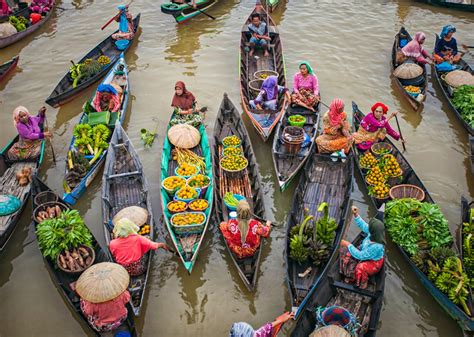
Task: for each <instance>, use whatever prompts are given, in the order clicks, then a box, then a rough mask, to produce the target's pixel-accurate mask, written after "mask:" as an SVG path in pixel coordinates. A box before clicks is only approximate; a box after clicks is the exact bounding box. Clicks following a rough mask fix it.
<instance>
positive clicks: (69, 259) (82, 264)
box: [57, 246, 94, 272]
mask: <svg viewBox="0 0 474 337" xmlns="http://www.w3.org/2000/svg"><path fill="white" fill-rule="evenodd" d="M92 254H93V253H92V251H91V249H90V248H89V247H87V246H80V247H78V248H72V249H66V250H64V251H63V252H61V253H60V254H59V256H58V259H57V261H58V263H59V265H60V266H61V269H63V270H67V271H70V272H80V271H84V270H85V269H87V268H88V267H90V266H91V265H92V264H93V263H94V257H93V255H92Z"/></svg>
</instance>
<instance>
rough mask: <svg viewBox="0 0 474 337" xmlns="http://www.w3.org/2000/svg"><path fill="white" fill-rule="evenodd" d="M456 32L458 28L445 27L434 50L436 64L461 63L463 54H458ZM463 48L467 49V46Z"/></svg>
mask: <svg viewBox="0 0 474 337" xmlns="http://www.w3.org/2000/svg"><path fill="white" fill-rule="evenodd" d="M455 32H456V27H454V26H453V25H447V26H444V27H443V30H442V31H441V33H440V34H439V40H438V42H437V43H436V46H435V49H434V59H435V61H436V63H443V62H449V63H459V61H461V57H462V53H459V52H458V43H457V41H456V39H455V38H454V37H453V35H454V33H455ZM463 48H466V46H464V45H463Z"/></svg>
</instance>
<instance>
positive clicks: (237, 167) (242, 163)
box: [221, 155, 249, 172]
mask: <svg viewBox="0 0 474 337" xmlns="http://www.w3.org/2000/svg"><path fill="white" fill-rule="evenodd" d="M248 163H249V162H248V160H247V158H245V157H244V156H242V155H238V156H226V157H223V158H222V159H221V167H222V168H223V169H224V170H226V171H233V172H237V171H242V170H243V169H245V168H246V167H247V165H248Z"/></svg>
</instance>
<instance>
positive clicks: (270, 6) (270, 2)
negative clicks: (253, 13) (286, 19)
mask: <svg viewBox="0 0 474 337" xmlns="http://www.w3.org/2000/svg"><path fill="white" fill-rule="evenodd" d="M264 1H265V4H266V6H267V11H268V12H269V13H271V12H273V11H274V10H275V9H276V8H277V7H278V4H279V3H280V0H264Z"/></svg>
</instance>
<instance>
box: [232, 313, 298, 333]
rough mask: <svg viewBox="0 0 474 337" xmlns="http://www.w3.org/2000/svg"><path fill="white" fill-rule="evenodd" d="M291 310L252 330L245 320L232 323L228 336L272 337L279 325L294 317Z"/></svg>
mask: <svg viewBox="0 0 474 337" xmlns="http://www.w3.org/2000/svg"><path fill="white" fill-rule="evenodd" d="M294 317H295V314H294V313H292V312H285V313H283V314H282V315H280V316H278V317H277V318H276V319H275V320H274V321H273V322H268V323H266V324H265V325H264V326H262V327H261V328H259V329H258V330H254V329H253V328H252V326H251V325H250V324H248V323H245V322H239V323H234V324H232V327H231V328H230V332H229V337H272V336H276V335H277V333H278V330H279V329H280V327H281V326H282V325H283V324H285V323H286V322H288V321H289V320H290V319H292V318H294Z"/></svg>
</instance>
